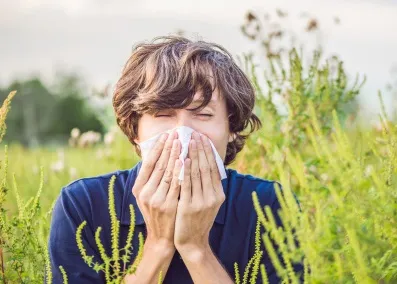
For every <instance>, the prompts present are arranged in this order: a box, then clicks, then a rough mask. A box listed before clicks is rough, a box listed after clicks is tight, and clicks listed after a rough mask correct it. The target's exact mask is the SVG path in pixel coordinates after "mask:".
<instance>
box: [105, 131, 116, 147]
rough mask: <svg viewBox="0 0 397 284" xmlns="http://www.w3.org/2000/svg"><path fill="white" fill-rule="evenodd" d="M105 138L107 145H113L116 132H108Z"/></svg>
mask: <svg viewBox="0 0 397 284" xmlns="http://www.w3.org/2000/svg"><path fill="white" fill-rule="evenodd" d="M103 140H104V142H105V145H107V146H109V145H111V144H112V143H113V141H114V133H112V132H108V133H106V134H105V137H104V139H103Z"/></svg>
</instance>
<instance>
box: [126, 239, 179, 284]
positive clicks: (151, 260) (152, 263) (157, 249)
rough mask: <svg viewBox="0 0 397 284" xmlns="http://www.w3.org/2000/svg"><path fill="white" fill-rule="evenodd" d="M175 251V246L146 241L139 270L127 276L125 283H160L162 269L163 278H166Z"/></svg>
mask: <svg viewBox="0 0 397 284" xmlns="http://www.w3.org/2000/svg"><path fill="white" fill-rule="evenodd" d="M174 253H175V248H174V247H170V246H165V245H161V244H158V243H155V242H150V241H146V242H145V244H144V247H143V255H142V259H141V261H140V263H139V265H138V267H137V270H136V271H135V273H134V274H130V275H127V276H126V277H125V279H124V280H125V283H127V284H135V283H139V284H141V283H142V284H146V283H150V284H152V283H158V279H159V275H160V271H162V279H163V280H164V277H165V275H166V274H167V271H168V268H169V266H170V263H171V260H172V257H173V256H174Z"/></svg>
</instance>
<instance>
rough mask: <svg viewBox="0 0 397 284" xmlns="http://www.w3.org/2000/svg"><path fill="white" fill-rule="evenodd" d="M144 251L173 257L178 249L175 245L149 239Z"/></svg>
mask: <svg viewBox="0 0 397 284" xmlns="http://www.w3.org/2000/svg"><path fill="white" fill-rule="evenodd" d="M144 250H150V251H153V252H155V253H158V254H162V255H173V254H174V253H175V251H176V248H175V246H174V244H173V243H170V242H167V241H164V240H154V239H151V238H147V239H146V241H145V244H144Z"/></svg>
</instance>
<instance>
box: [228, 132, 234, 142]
mask: <svg viewBox="0 0 397 284" xmlns="http://www.w3.org/2000/svg"><path fill="white" fill-rule="evenodd" d="M235 139H236V134H235V133H230V134H229V141H228V142H229V143H230V142H233V141H234V140H235Z"/></svg>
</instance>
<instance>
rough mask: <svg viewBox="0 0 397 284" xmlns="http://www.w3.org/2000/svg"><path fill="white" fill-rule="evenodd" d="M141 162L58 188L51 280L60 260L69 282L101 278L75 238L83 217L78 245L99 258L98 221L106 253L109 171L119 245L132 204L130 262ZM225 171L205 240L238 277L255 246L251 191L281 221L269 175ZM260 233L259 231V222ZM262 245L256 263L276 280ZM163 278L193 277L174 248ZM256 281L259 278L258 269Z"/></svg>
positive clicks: (58, 279)
mask: <svg viewBox="0 0 397 284" xmlns="http://www.w3.org/2000/svg"><path fill="white" fill-rule="evenodd" d="M141 165H142V162H141V161H140V162H138V163H137V164H136V165H135V166H134V167H133V168H132V169H129V170H122V171H116V172H113V173H109V174H106V175H101V176H97V177H90V178H83V179H79V180H77V181H74V182H72V183H70V184H69V185H67V186H65V187H64V188H62V191H61V193H60V195H59V197H58V199H57V201H56V203H55V207H54V211H53V215H52V221H51V229H50V237H49V253H50V263H51V269H52V275H53V283H62V274H61V273H60V270H59V268H58V267H59V266H60V265H61V266H63V268H64V269H65V271H66V274H67V276H68V280H69V283H73V284H75V283H105V279H104V273H103V272H99V273H97V272H95V271H94V270H93V269H92V268H90V267H89V266H88V265H87V264H86V263H85V262H84V261H83V259H82V257H81V254H80V251H79V249H78V247H77V243H76V230H77V227H78V226H79V225H80V224H81V223H82V222H83V221H86V222H87V224H86V226H85V228H84V229H83V231H82V239H83V245H84V247H85V248H86V251H87V255H89V256H90V255H93V256H94V259H93V261H96V262H99V263H102V260H101V258H100V253H99V249H98V247H97V245H96V243H95V231H96V229H97V228H98V227H99V226H100V227H102V232H101V240H102V243H103V245H104V248H105V251H106V253H107V254H108V255H111V251H112V248H111V226H110V216H109V210H108V207H109V203H108V186H109V181H110V179H111V177H112V175H115V176H116V180H115V185H114V198H115V205H116V213H117V218H118V220H119V221H120V238H119V246H120V247H124V246H125V242H126V239H127V233H128V229H129V226H130V212H129V205H130V204H132V205H133V207H134V209H135V217H136V219H135V220H136V222H135V231H134V236H133V241H132V247H133V250H132V255H131V258H130V260H131V261H130V263H132V261H133V260H134V259H135V257H136V255H137V251H138V247H139V240H138V234H139V233H140V232H142V233H143V236H144V237H145V238H146V230H145V221H144V219H143V217H142V214H141V212H140V210H139V207H138V205H137V202H136V199H135V197H134V195H133V194H132V187H133V185H134V182H135V179H136V177H137V175H138V173H139V169H140V167H141ZM226 173H227V179H224V180H222V185H223V189H224V192H225V196H226V199H225V202H224V203H223V204H222V206H221V207H220V209H219V212H218V214H217V215H216V218H215V222H214V224H213V226H212V229H211V231H210V236H209V243H210V246H211V248H212V250H213V252H214V254H215V255H216V257H217V258H218V260H219V261H220V263H221V264H222V266H223V267H224V268H225V269H226V271H227V272H228V273H229V275H230V276H231V278H232V279H235V276H234V263H235V262H237V263H238V266H239V271H240V276H241V277H242V274H243V273H244V270H245V267H246V265H247V263H248V261H249V259H250V258H251V257H252V256H253V255H254V251H255V227H256V222H257V214H256V211H255V209H254V206H253V201H252V192H253V191H255V192H256V193H257V195H258V198H259V201H260V204H261V206H262V208H263V207H264V206H265V205H269V206H270V207H271V209H272V211H273V214H274V215H275V216H276V222H277V223H278V225H280V226H281V224H282V223H281V221H280V218H279V217H278V214H277V210H278V209H279V208H280V204H279V202H278V200H277V196H276V192H275V189H274V184H275V182H274V181H269V180H264V179H260V178H256V177H253V176H251V175H243V174H240V173H238V172H237V171H236V170H233V169H226ZM298 204H299V203H298ZM261 233H263V226H262V225H261ZM261 249H262V250H263V252H264V254H263V257H262V260H261V263H264V264H265V267H266V270H267V273H268V277H269V282H270V283H279V282H280V280H279V278H278V277H277V275H276V272H275V269H274V267H273V265H272V263H271V261H270V259H269V256H268V254H267V253H266V249H265V248H264V246H263V241H262V240H261ZM280 260H281V258H280ZM294 269H295V270H296V271H302V265H301V264H297V265H295V266H294ZM163 283H165V284H168V283H178V284H180V283H193V281H192V278H191V276H190V275H189V272H188V270H187V268H186V266H185V264H184V263H183V260H182V259H181V257H180V255H179V253H178V251H176V252H175V254H174V257H173V259H172V261H171V264H170V266H169V269H168V271H167V274H166V275H165V277H164V282H163ZM257 283H261V274H260V271H259V275H258V281H257Z"/></svg>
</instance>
